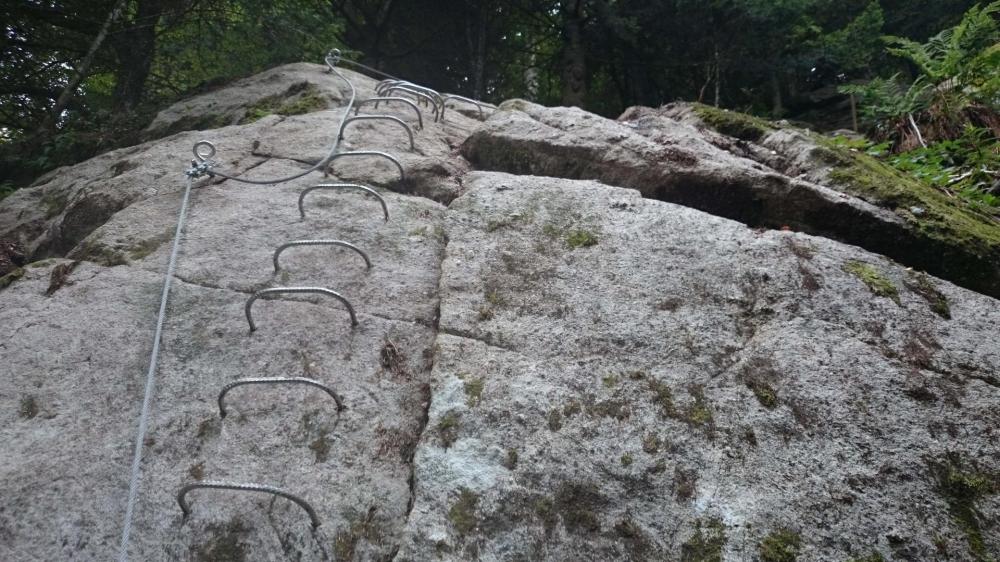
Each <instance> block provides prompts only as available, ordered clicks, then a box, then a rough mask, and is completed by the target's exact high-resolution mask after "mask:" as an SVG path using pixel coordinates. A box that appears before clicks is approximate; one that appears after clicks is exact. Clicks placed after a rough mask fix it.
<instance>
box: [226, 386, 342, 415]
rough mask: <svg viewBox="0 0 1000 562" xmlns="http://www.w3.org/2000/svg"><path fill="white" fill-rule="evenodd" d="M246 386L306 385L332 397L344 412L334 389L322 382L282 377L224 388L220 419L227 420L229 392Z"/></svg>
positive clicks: (338, 407) (339, 410) (338, 409)
mask: <svg viewBox="0 0 1000 562" xmlns="http://www.w3.org/2000/svg"><path fill="white" fill-rule="evenodd" d="M246 384H305V385H309V386H315V387H316V388H318V389H320V390H322V391H324V392H326V393H327V394H329V395H330V396H331V397H333V401H334V402H336V403H337V411H338V412H342V411H343V410H344V403H343V402H341V401H340V397H339V396H337V393H336V392H334V391H333V389H332V388H330V387H328V386H326V385H325V384H323V383H321V382H318V381H314V380H312V379H307V378H304V377H286V378H282V377H260V378H250V379H239V380H235V381H233V382H231V383H229V384H227V385H226V386H224V387H222V390H221V391H220V392H219V417H220V418H223V419H225V417H226V414H227V412H226V405H225V402H224V399H225V397H226V393H227V392H229V391H230V390H232V389H234V388H236V387H237V386H243V385H246Z"/></svg>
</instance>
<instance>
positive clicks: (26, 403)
mask: <svg viewBox="0 0 1000 562" xmlns="http://www.w3.org/2000/svg"><path fill="white" fill-rule="evenodd" d="M17 415H18V416H20V417H21V419H25V420H30V419H32V418H34V417H35V416H37V415H38V401H37V400H35V397H34V396H32V395H30V394H29V395H27V396H22V397H21V405H20V407H19V408H18V411H17Z"/></svg>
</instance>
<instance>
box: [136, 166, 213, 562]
mask: <svg viewBox="0 0 1000 562" xmlns="http://www.w3.org/2000/svg"><path fill="white" fill-rule="evenodd" d="M198 175H201V172H200V171H198V169H197V168H193V169H192V170H189V171H188V174H187V176H188V179H187V185H186V186H185V188H184V198H183V200H182V201H181V210H180V213H179V215H178V217H177V229H176V230H175V231H174V245H173V249H172V250H171V251H170V261H169V262H168V264H167V275H166V278H164V280H163V294H162V295H161V297H160V314H159V316H158V317H157V318H156V333H155V334H154V335H153V353H152V355H151V356H150V358H149V370H148V371H147V372H146V394H145V396H143V399H142V410H141V411H140V414H139V431H138V434H137V435H136V438H135V452H134V453H133V455H132V476H131V478H130V480H129V485H128V503H127V504H126V507H125V523H124V525H123V526H122V540H121V546H120V547H119V551H118V560H119V562H127V561H128V540H129V534H130V533H131V532H132V513H133V511H134V510H135V500H136V496H137V495H138V493H139V476H140V472H141V470H140V464H141V463H142V446H143V443H144V442H145V440H146V429H147V426H148V425H149V410H150V405H151V404H152V401H153V389H154V387H155V386H156V384H155V383H156V364H157V361H158V360H159V357H160V339H161V336H162V335H163V323H164V321H165V320H166V317H167V298H168V297H169V296H170V285H171V282H172V281H173V279H174V269H175V267H176V266H177V252H178V250H179V249H180V245H181V232H182V231H183V230H184V221H185V219H186V218H187V208H188V200H189V199H190V197H191V186H192V185H193V184H194V179H195V177H197V176H198Z"/></svg>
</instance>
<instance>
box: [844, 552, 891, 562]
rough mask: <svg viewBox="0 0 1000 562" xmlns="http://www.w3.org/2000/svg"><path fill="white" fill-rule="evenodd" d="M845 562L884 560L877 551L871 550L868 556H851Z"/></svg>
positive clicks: (881, 561) (877, 561) (875, 561)
mask: <svg viewBox="0 0 1000 562" xmlns="http://www.w3.org/2000/svg"><path fill="white" fill-rule="evenodd" d="M847 562H885V558H883V557H882V555H881V554H879V553H878V552H873V553H871V554H869V555H868V556H864V557H861V558H851V559H850V560H848V561H847Z"/></svg>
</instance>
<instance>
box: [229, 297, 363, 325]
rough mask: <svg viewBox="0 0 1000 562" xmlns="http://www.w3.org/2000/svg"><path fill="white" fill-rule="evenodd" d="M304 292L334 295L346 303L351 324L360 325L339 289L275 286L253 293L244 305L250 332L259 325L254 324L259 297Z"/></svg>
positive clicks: (351, 307) (352, 308) (348, 302)
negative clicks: (255, 308)
mask: <svg viewBox="0 0 1000 562" xmlns="http://www.w3.org/2000/svg"><path fill="white" fill-rule="evenodd" d="M302 293H310V294H318V295H326V296H328V297H333V298H335V299H337V300H339V301H340V302H342V303H344V306H346V307H347V312H348V313H349V314H350V315H351V326H352V327H353V326H357V325H358V317H357V316H356V315H355V314H354V307H353V306H351V303H350V301H348V300H347V299H346V298H344V296H343V295H341V294H340V293H338V292H337V291H334V290H332V289H326V288H323V287H275V288H273V289H261V290H260V291H257V292H256V293H254V294H253V295H251V296H250V298H249V299H247V303H246V306H244V307H243V310H244V312H245V313H246V316H247V323H249V324H250V332H251V333H253V332H255V331H257V325H256V324H254V321H253V313H252V310H253V303H254V302H255V301H257V299H260V298H261V297H266V296H268V295H280V294H302Z"/></svg>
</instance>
